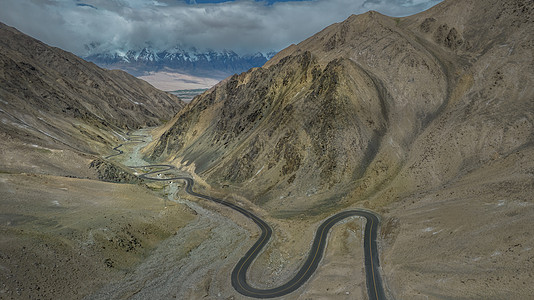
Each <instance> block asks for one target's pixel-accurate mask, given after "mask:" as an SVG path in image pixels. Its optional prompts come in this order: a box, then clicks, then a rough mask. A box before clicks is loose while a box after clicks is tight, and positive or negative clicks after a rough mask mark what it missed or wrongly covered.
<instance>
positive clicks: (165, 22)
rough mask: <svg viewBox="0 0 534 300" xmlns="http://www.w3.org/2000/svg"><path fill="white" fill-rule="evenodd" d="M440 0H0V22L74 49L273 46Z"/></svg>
mask: <svg viewBox="0 0 534 300" xmlns="http://www.w3.org/2000/svg"><path fill="white" fill-rule="evenodd" d="M441 1H442V0H0V22H3V23H5V24H7V25H10V26H13V27H15V28H17V29H19V30H20V31H22V32H24V33H26V34H28V35H30V36H32V37H34V38H37V39H39V40H41V41H43V42H45V43H47V44H49V45H52V46H56V47H59V48H62V49H64V50H67V51H70V52H73V53H75V54H77V55H79V56H86V55H89V54H92V53H103V52H108V51H117V50H119V51H127V50H130V49H134V50H137V49H142V48H144V47H151V48H153V49H160V50H168V49H172V48H174V47H181V48H183V49H190V48H192V47H195V48H196V49H198V50H200V51H204V50H207V49H209V50H216V51H217V50H223V49H226V50H232V51H235V52H237V53H239V54H248V53H256V52H263V53H266V52H270V51H279V50H282V49H283V48H285V47H287V46H289V45H291V44H293V43H298V42H300V41H302V40H304V39H306V38H308V37H310V36H311V35H313V34H315V33H317V32H319V31H320V30H322V29H323V28H325V27H326V26H328V25H330V24H332V23H336V22H341V21H343V20H344V19H346V18H348V17H349V16H350V15H351V14H361V13H364V12H366V11H369V10H376V11H379V12H381V13H383V14H386V15H389V16H395V17H401V16H407V15H411V14H414V13H417V12H421V11H423V10H426V9H428V8H430V7H432V6H433V5H435V4H437V3H439V2H441Z"/></svg>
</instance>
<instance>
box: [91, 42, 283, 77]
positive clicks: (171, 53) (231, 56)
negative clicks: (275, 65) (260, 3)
mask: <svg viewBox="0 0 534 300" xmlns="http://www.w3.org/2000/svg"><path fill="white" fill-rule="evenodd" d="M275 54H276V53H275V52H270V53H265V54H264V53H256V54H248V55H239V54H237V53H235V52H234V51H230V50H223V51H205V52H202V51H199V50H197V49H194V48H193V49H191V50H184V49H181V48H174V49H167V50H159V49H152V48H144V49H138V50H126V51H124V50H113V51H109V52H104V53H96V54H92V55H89V56H86V57H84V59H86V60H88V61H91V62H94V63H95V64H97V65H99V66H101V67H104V68H107V69H121V70H124V71H127V72H129V73H130V74H132V75H134V76H142V75H146V74H148V73H150V72H160V71H174V72H177V73H181V74H188V75H194V76H199V77H209V78H217V79H223V78H226V77H227V76H229V75H232V74H235V73H241V72H244V71H247V70H249V69H251V68H255V67H261V66H263V64H265V63H266V62H267V61H268V60H269V59H270V58H271V57H273V56H274V55H275Z"/></svg>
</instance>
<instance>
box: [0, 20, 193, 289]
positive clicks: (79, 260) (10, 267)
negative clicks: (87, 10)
mask: <svg viewBox="0 0 534 300" xmlns="http://www.w3.org/2000/svg"><path fill="white" fill-rule="evenodd" d="M182 106H183V103H182V102H181V101H180V100H179V99H178V98H177V97H175V96H173V95H170V94H167V93H164V92H162V91H159V90H156V89H155V88H154V87H152V86H151V85H149V84H147V83H146V82H144V81H142V80H139V79H136V78H134V77H132V76H130V75H128V74H127V73H125V72H122V71H106V70H103V69H100V68H99V67H97V66H96V65H94V64H92V63H88V62H86V61H84V60H82V59H80V58H78V57H76V56H75V55H73V54H70V53H67V52H65V51H62V50H60V49H57V48H52V47H49V46H47V45H45V44H43V43H41V42H39V41H37V40H35V39H33V38H31V37H28V36H26V35H24V34H22V33H20V32H18V31H17V30H15V29H14V28H11V27H8V26H5V25H3V24H1V23H0V122H1V125H0V278H1V280H0V281H1V282H2V284H1V286H0V298H1V299H23V298H34V299H37V298H39V299H81V298H83V297H84V296H85V295H87V294H89V293H91V292H94V291H95V290H97V289H98V288H100V287H101V286H103V285H104V284H106V283H108V282H109V281H110V280H113V279H118V278H121V277H122V276H123V275H124V271H123V270H125V269H127V268H129V267H131V266H132V265H134V264H135V263H137V262H138V261H139V260H141V259H142V258H143V257H146V256H147V255H148V253H150V251H151V250H152V249H153V248H154V247H155V245H157V244H158V243H159V242H161V241H162V240H164V239H167V238H168V237H170V236H172V234H174V233H175V231H176V230H177V228H180V227H182V226H184V225H185V224H186V223H187V222H188V220H191V219H193V218H194V216H193V215H192V214H191V213H190V212H188V211H187V210H184V207H183V206H181V205H174V206H173V207H170V208H169V209H166V207H165V203H164V200H163V198H161V197H157V196H156V195H155V194H154V193H152V192H150V191H149V190H148V189H147V188H146V187H143V186H142V185H139V184H119V183H112V182H135V183H138V180H137V177H135V176H134V175H133V174H132V173H131V171H129V170H128V169H127V168H124V167H122V166H121V165H119V164H117V163H114V162H111V161H108V160H104V159H102V156H103V155H109V154H111V153H113V151H112V150H111V148H112V147H113V146H116V145H117V144H118V143H119V142H122V141H123V140H124V139H123V138H125V137H126V133H127V131H128V130H129V129H135V128H140V127H144V126H147V125H159V124H162V123H163V121H164V120H166V119H170V118H171V117H172V116H173V115H174V114H175V113H176V112H178V111H179V110H180V109H181V107H182ZM103 181H112V182H103ZM147 231H149V232H150V233H149V234H147V233H146V232H147Z"/></svg>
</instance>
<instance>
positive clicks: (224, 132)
mask: <svg viewBox="0 0 534 300" xmlns="http://www.w3.org/2000/svg"><path fill="white" fill-rule="evenodd" d="M533 15H534V3H533V2H532V1H527V0H490V1H482V0H467V1H457V0H446V1H444V2H442V3H441V4H439V5H437V6H436V7H434V8H432V9H430V10H428V11H426V12H423V13H420V14H417V15H414V16H409V17H405V18H390V17H387V16H384V15H381V14H379V13H377V12H368V13H366V14H363V15H358V16H352V17H350V18H348V19H347V20H345V21H344V22H341V23H338V24H333V25H331V26H330V27H328V28H326V29H324V30H323V31H321V32H319V33H318V34H316V35H314V36H313V37H310V38H309V39H307V40H305V41H303V42H301V43H300V44H298V45H292V46H290V47H289V48H287V49H285V50H283V51H281V52H280V53H278V54H277V55H276V56H275V57H273V59H271V60H270V61H269V62H267V63H266V64H265V66H263V67H262V68H257V69H253V70H251V71H249V72H246V73H242V74H240V75H235V76H232V77H230V78H227V79H226V80H225V81H223V82H222V83H220V84H219V85H217V86H216V87H214V88H212V89H211V90H209V91H207V92H206V93H204V94H203V95H202V96H201V97H198V98H196V99H195V100H194V101H193V102H192V103H191V104H190V105H189V106H187V107H186V108H185V109H184V110H183V111H181V112H180V113H179V114H178V115H176V116H175V117H174V118H173V120H172V122H171V123H170V124H168V125H167V126H166V127H165V128H163V130H162V131H161V134H160V137H159V139H157V140H156V141H155V142H154V143H153V144H152V145H151V146H150V148H147V149H146V153H147V155H148V156H149V157H150V158H151V159H153V160H167V161H171V162H173V163H174V164H176V165H187V166H189V168H190V169H192V170H194V171H195V172H196V173H198V174H199V175H200V176H201V177H203V178H205V179H206V180H207V182H209V183H210V184H212V185H213V186H214V187H219V188H221V189H222V190H226V191H227V192H229V193H230V192H235V193H236V194H240V195H245V196H246V197H247V198H248V199H249V200H250V201H252V202H253V203H254V204H256V205H258V206H259V207H261V208H262V209H264V211H265V213H266V214H269V215H270V216H273V217H276V218H291V219H298V218H303V217H305V216H306V217H308V216H310V215H314V214H319V215H326V214H328V213H330V212H332V211H337V210H340V209H341V208H344V207H349V206H364V207H369V208H373V209H376V210H379V211H381V212H382V213H383V217H384V220H383V222H384V225H383V229H382V238H383V240H382V246H383V251H384V252H383V258H382V260H383V261H385V262H384V264H385V265H384V266H383V268H384V273H385V275H386V284H387V285H388V290H389V291H390V293H391V294H393V295H396V296H397V297H400V298H406V299H414V298H415V297H419V296H420V297H425V296H426V297H431V298H432V297H434V298H440V297H441V298H451V297H452V298H455V297H466V296H467V297H468V298H472V297H474V298H485V297H486V296H489V295H490V296H491V297H493V298H506V297H507V296H508V297H509V296H510V295H515V297H516V298H522V297H525V296H527V295H531V294H532V293H533V292H534V291H532V288H531V287H529V286H528V284H527V283H528V282H529V281H531V278H532V276H534V274H533V273H532V272H531V271H529V268H530V267H532V266H533V261H534V260H533V257H532V251H531V250H532V248H533V247H534V241H533V239H532V236H533V232H532V228H534V227H533V226H532V225H533V224H532V216H533V215H534V203H533V202H532V199H531V197H530V195H531V194H532V192H533V186H534V176H533V175H532V174H533V173H532V170H533V169H532V168H533V167H534V165H533V164H532V161H534V159H533V158H534V156H533V155H534V151H533V150H534V147H533V146H534V143H533V141H534V136H533V132H534V130H533V129H534V128H533V126H534V115H533V112H534V101H533V100H534V99H533V98H534V57H533V55H534V54H533V53H534V51H533V50H534V43H533V41H534V36H533V34H534V19H533ZM421 241H424V243H421ZM414 247H415V248H414ZM507 249H508V250H507ZM460 261H461V262H462V263H458V262H460ZM496 270H498V271H497V273H495V274H491V272H493V271H496ZM422 277H423V278H424V279H422ZM529 278H530V279H529Z"/></svg>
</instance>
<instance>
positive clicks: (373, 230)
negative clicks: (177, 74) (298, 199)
mask: <svg viewBox="0 0 534 300" xmlns="http://www.w3.org/2000/svg"><path fill="white" fill-rule="evenodd" d="M131 137H132V138H142V136H131ZM130 142H144V141H143V140H139V139H136V140H134V139H130ZM122 146H123V144H120V145H119V146H117V147H115V148H113V150H115V151H116V152H117V153H115V154H112V155H109V156H107V157H106V158H110V157H113V156H117V155H121V154H123V153H124V152H123V151H122V150H120V148H121V147H122ZM130 168H151V169H152V170H151V171H150V172H148V173H145V174H142V175H140V176H139V177H140V178H144V179H147V180H154V181H171V180H184V181H185V182H186V187H185V191H186V192H187V193H188V194H190V195H192V196H195V197H198V198H202V199H205V200H209V201H213V202H216V203H219V204H221V205H224V206H226V207H229V208H231V209H233V210H235V211H238V212H240V213H241V214H243V215H244V216H246V217H247V218H249V219H251V220H252V221H253V222H254V223H256V225H258V227H259V228H260V230H261V235H260V237H259V238H258V240H257V241H256V243H254V245H253V246H252V247H251V248H250V249H249V250H248V252H247V253H246V254H245V255H244V256H243V258H241V259H240V260H239V262H238V263H237V265H236V266H235V268H234V270H233V271H232V275H231V279H232V286H233V287H234V288H235V290H236V291H238V292H239V293H240V294H242V295H245V296H248V297H253V298H274V297H280V296H284V295H287V294H289V293H291V292H293V291H295V290H297V289H298V288H299V287H301V286H302V285H303V284H304V283H305V282H306V281H307V280H308V279H309V278H310V277H311V276H312V274H313V272H315V270H316V269H317V267H318V266H319V262H320V261H321V258H322V256H323V253H324V249H325V246H326V240H327V237H328V232H329V231H330V229H331V228H332V226H334V225H335V224H336V223H338V222H339V221H341V220H344V219H346V218H349V217H353V216H360V217H364V218H365V219H366V220H367V223H366V225H365V234H364V250H365V257H364V260H365V272H366V282H367V293H368V295H369V299H372V300H375V299H377V300H381V299H386V296H385V293H384V289H383V287H382V279H381V277H380V273H379V257H378V247H377V244H376V238H377V229H378V224H379V219H378V217H377V215H376V214H374V213H373V212H371V211H367V210H347V211H343V212H340V213H338V214H336V215H334V216H332V217H330V218H328V219H326V220H325V221H324V222H323V223H322V224H321V225H320V226H319V228H318V229H317V231H316V233H315V238H314V240H313V244H312V246H311V249H310V252H309V254H308V258H307V259H306V261H305V262H304V264H303V265H302V266H301V268H300V270H299V271H298V272H297V274H296V275H295V276H294V277H293V278H291V279H290V280H289V281H288V282H286V283H285V284H283V285H281V286H278V287H275V288H272V289H258V288H255V287H253V286H251V285H250V284H249V283H248V282H247V276H246V274H247V270H248V268H249V267H250V265H251V264H252V263H253V262H254V259H255V258H256V257H257V256H258V254H259V253H260V252H261V250H262V249H263V247H265V245H266V244H267V243H268V242H269V239H270V238H271V235H272V229H271V227H270V226H269V225H268V224H267V223H265V221H263V220H262V219H260V218H259V217H257V216H256V215H254V214H253V213H251V212H249V211H248V210H246V209H244V208H242V207H240V206H237V205H235V204H233V203H230V202H227V201H224V200H221V199H218V198H215V197H211V196H207V195H203V194H200V193H197V192H195V191H194V190H193V186H194V184H195V182H194V181H193V179H192V178H189V177H166V178H160V177H150V176H151V175H154V174H157V173H163V172H167V171H171V170H173V169H175V167H174V166H171V165H166V164H157V165H146V166H130Z"/></svg>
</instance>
